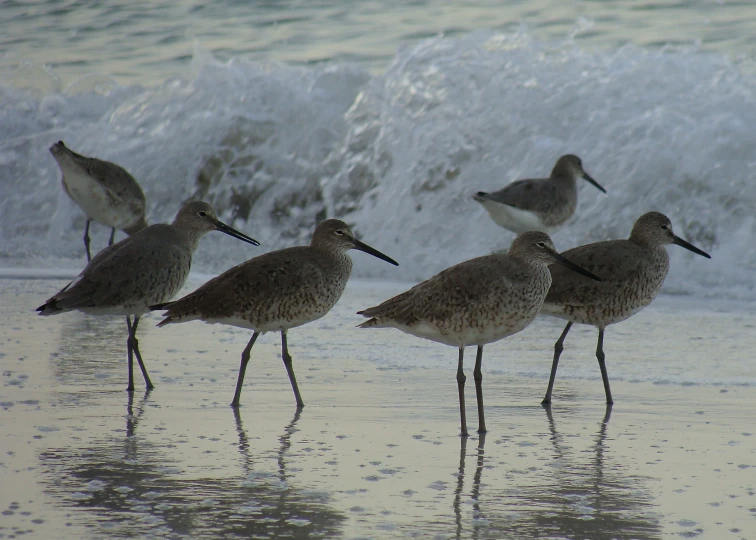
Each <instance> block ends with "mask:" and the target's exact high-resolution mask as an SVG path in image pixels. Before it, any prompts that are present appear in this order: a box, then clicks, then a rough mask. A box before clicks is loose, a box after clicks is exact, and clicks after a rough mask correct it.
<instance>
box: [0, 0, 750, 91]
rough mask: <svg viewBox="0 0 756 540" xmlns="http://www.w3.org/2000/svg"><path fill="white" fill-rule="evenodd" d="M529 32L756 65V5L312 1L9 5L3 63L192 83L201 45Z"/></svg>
mask: <svg viewBox="0 0 756 540" xmlns="http://www.w3.org/2000/svg"><path fill="white" fill-rule="evenodd" d="M521 27H522V28H524V29H526V31H527V33H528V35H530V36H532V37H534V38H538V39H545V40H562V39H569V38H572V37H574V39H575V42H576V43H577V44H579V45H581V46H583V47H588V48H591V47H596V48H599V49H616V48H618V47H621V46H622V45H624V44H627V43H633V44H637V45H641V46H648V47H652V48H660V47H665V46H672V47H694V46H695V47H700V48H702V49H703V50H710V51H718V52H723V53H725V54H727V55H731V56H732V58H733V59H734V60H736V61H753V58H754V48H755V47H756V4H755V3H754V2H751V1H750V0H743V1H740V2H732V1H724V0H722V1H719V2H717V1H713V0H682V1H664V0H657V1H654V2H650V1H635V0H605V1H604V0H520V1H509V2H499V1H494V0H475V1H472V2H464V3H455V2H448V1H445V0H419V1H410V2H406V1H403V0H355V1H352V2H342V1H339V0H319V1H314V2H306V1H301V0H288V1H281V2H276V1H264V2H259V1H258V2H245V1H240V0H221V1H215V2H199V1H196V0H191V1H177V0H174V1H161V2H137V3H134V2H130V1H127V0H116V1H109V2H80V1H70V0H52V1H43V2H36V3H29V2H22V1H12V2H3V5H2V17H0V36H2V38H0V58H2V61H3V62H4V64H5V66H6V68H7V69H6V74H8V73H11V72H12V71H13V69H15V67H16V66H18V64H19V63H20V62H31V63H32V67H29V68H27V70H25V73H24V74H23V76H24V77H26V78H33V76H34V70H35V69H39V68H40V67H41V66H44V65H47V66H50V67H51V68H52V69H53V70H54V72H55V73H56V74H57V75H58V76H60V77H61V78H63V79H64V80H65V81H68V82H70V81H71V80H74V79H76V78H78V77H81V76H83V75H85V74H89V73H95V72H96V73H104V74H107V75H111V76H113V77H115V78H116V80H117V81H118V82H119V83H120V84H133V83H140V84H153V83H160V82H163V81H164V80H166V79H167V78H170V77H173V76H179V75H183V74H184V73H185V70H186V65H187V63H188V61H189V60H190V59H191V57H192V55H193V44H194V42H195V40H196V42H198V43H199V44H200V45H201V46H202V47H203V48H204V49H206V50H208V51H210V52H212V53H213V54H214V55H215V56H216V57H218V58H221V59H225V60H228V59H231V58H245V59H251V60H276V61H283V62H287V63H293V64H307V63H316V62H333V61H338V62H342V61H346V62H354V63H356V64H358V65H360V66H361V67H363V68H367V69H369V70H371V71H374V72H378V71H382V70H383V68H385V67H386V65H387V64H388V63H389V62H390V61H391V60H392V59H393V58H394V57H395V55H396V52H397V50H398V49H399V48H400V47H402V46H405V45H412V44H415V43H417V42H418V41H420V40H422V39H424V38H427V37H431V36H435V35H446V36H452V35H459V34H465V33H469V32H472V31H476V30H481V29H493V30H497V31H507V32H511V31H513V30H515V29H517V28H521Z"/></svg>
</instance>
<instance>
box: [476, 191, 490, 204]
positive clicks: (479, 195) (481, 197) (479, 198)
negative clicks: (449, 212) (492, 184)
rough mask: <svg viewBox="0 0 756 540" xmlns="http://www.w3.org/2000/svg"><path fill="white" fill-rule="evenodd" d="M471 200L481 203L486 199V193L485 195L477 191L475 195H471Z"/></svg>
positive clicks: (483, 192)
mask: <svg viewBox="0 0 756 540" xmlns="http://www.w3.org/2000/svg"><path fill="white" fill-rule="evenodd" d="M473 199H474V200H476V201H478V202H483V201H485V200H486V199H488V193H486V192H485V191H479V192H477V193H476V194H475V195H473Z"/></svg>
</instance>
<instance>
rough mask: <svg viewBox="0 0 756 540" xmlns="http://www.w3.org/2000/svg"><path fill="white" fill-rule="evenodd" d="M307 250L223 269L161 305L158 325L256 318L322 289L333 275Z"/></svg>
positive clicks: (297, 249)
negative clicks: (189, 319) (189, 320)
mask: <svg viewBox="0 0 756 540" xmlns="http://www.w3.org/2000/svg"><path fill="white" fill-rule="evenodd" d="M310 249H311V248H309V247H305V246H298V247H293V248H287V249H283V250H280V251H274V252H270V253H266V254H264V255H260V256H259V257H255V258H254V259H250V260H248V261H246V262H243V263H241V264H239V265H237V266H235V267H233V268H231V269H229V270H227V271H226V272H224V273H223V274H220V275H218V276H216V277H214V278H213V279H211V280H210V281H208V282H207V283H205V284H204V285H202V286H201V287H199V288H198V289H197V290H196V291H194V292H192V293H190V294H188V295H186V296H184V297H183V298H181V299H179V300H176V301H175V302H171V303H169V304H168V305H167V306H165V309H166V312H165V314H164V315H165V317H166V319H164V320H163V321H162V322H161V323H160V325H159V326H162V325H164V324H168V323H170V322H173V321H178V320H181V319H184V318H187V317H192V318H197V317H199V318H201V319H203V320H204V319H208V318H233V317H241V316H242V315H243V314H245V313H248V312H249V311H250V310H252V311H254V312H255V313H256V314H257V315H258V317H259V316H260V314H265V313H268V314H269V313H270V312H271V311H275V310H276V309H279V308H281V305H280V304H281V302H282V301H286V300H291V299H294V297H295V296H296V295H298V294H307V291H308V290H310V291H311V290H313V289H315V288H317V287H319V286H322V285H323V284H324V283H326V281H327V279H328V275H329V274H330V273H333V272H330V273H329V271H328V269H327V268H325V267H323V265H322V262H321V261H319V259H318V258H317V257H313V256H311V255H312V254H311V251H310ZM303 283H307V284H309V285H310V287H302V284H303ZM258 317H256V318H258Z"/></svg>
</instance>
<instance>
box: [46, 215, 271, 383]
mask: <svg viewBox="0 0 756 540" xmlns="http://www.w3.org/2000/svg"><path fill="white" fill-rule="evenodd" d="M212 230H220V231H222V232H225V233H227V234H230V235H231V236H234V237H235V238H239V239H241V240H244V241H246V242H248V243H252V244H255V245H259V244H258V243H257V241H256V240H253V239H251V238H249V237H247V236H246V235H243V234H241V233H239V232H238V231H235V230H234V229H232V228H230V227H228V225H225V224H223V223H221V222H219V221H218V219H217V218H216V217H215V211H214V210H213V209H212V207H211V206H210V205H209V204H207V203H204V202H200V201H197V202H191V203H188V204H186V205H185V206H184V207H183V208H182V209H181V210H180V211H179V213H178V214H177V215H176V219H175V220H174V221H173V223H172V224H170V225H167V224H156V225H152V226H150V227H147V228H146V229H143V230H142V231H140V232H138V233H136V234H134V235H132V236H129V237H128V238H125V239H124V240H122V241H120V242H118V243H117V244H113V245H112V246H109V247H107V248H105V249H104V250H102V251H101V252H99V253H98V254H97V255H95V257H94V258H93V259H92V260H91V261H90V262H89V264H88V265H87V266H86V268H84V270H83V271H82V272H81V273H80V274H79V275H78V277H76V279H74V280H73V281H72V282H71V283H70V284H68V285H67V286H66V287H65V288H64V289H63V290H61V291H60V292H58V293H57V294H56V295H55V296H53V297H52V298H50V299H49V300H48V301H47V302H46V303H45V304H44V305H42V306H40V307H39V308H37V311H39V312H40V313H39V314H40V315H56V314H58V313H65V312H67V311H73V310H77V311H82V312H84V313H89V314H93V315H126V316H127V323H128V326H129V334H130V336H129V345H128V346H129V352H131V348H132V347H135V348H136V351H138V345H136V338H135V337H134V336H133V335H132V334H134V333H135V332H136V326H137V324H138V322H139V316H140V315H143V314H144V313H146V312H148V311H149V307H148V306H151V305H153V304H156V303H160V302H165V301H166V300H169V299H170V298H172V297H173V296H174V295H175V294H176V293H177V292H178V291H179V290H180V289H181V287H182V286H183V285H184V282H185V281H186V278H187V277H188V276H189V270H190V268H191V263H192V254H193V253H194V251H195V249H196V248H197V244H198V242H199V240H200V238H201V237H202V236H203V235H204V234H205V233H207V232H209V231H212ZM132 316H133V317H134V323H133V328H134V330H133V331H132V326H131V322H130V319H129V318H130V317H132ZM132 342H133V343H132ZM137 358H138V359H139V362H140V367H142V372H143V375H144V376H145V382H147V386H148V387H151V386H152V383H150V382H149V378H148V377H147V374H146V373H147V372H146V370H144V368H143V366H142V362H141V359H140V356H139V355H138V356H137ZM129 386H130V389H132V390H133V380H132V373H131V369H129Z"/></svg>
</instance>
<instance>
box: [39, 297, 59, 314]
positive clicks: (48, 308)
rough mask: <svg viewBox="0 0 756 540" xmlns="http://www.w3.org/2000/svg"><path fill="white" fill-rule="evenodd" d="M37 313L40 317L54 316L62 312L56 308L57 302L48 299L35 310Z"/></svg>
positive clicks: (53, 299) (54, 299)
mask: <svg viewBox="0 0 756 540" xmlns="http://www.w3.org/2000/svg"><path fill="white" fill-rule="evenodd" d="M37 311H38V312H39V314H40V315H45V316H47V315H55V314H57V313H62V312H63V310H62V309H61V308H60V307H59V306H58V301H57V299H56V298H50V299H49V300H48V301H47V302H45V303H44V304H42V305H41V306H39V307H38V308H37Z"/></svg>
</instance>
